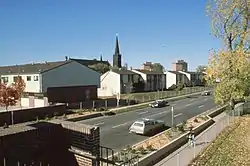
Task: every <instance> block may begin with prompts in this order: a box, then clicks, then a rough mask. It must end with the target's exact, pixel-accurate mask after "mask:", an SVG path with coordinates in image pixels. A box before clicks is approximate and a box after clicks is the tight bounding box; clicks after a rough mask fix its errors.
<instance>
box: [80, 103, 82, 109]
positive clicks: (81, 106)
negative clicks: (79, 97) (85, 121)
mask: <svg viewBox="0 0 250 166" xmlns="http://www.w3.org/2000/svg"><path fill="white" fill-rule="evenodd" d="M80 110H82V102H80Z"/></svg>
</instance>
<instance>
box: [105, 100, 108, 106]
mask: <svg viewBox="0 0 250 166" xmlns="http://www.w3.org/2000/svg"><path fill="white" fill-rule="evenodd" d="M105 108H108V100H105Z"/></svg>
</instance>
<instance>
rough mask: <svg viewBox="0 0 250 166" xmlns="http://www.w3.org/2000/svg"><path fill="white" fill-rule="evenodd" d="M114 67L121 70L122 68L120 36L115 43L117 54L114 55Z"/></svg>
mask: <svg viewBox="0 0 250 166" xmlns="http://www.w3.org/2000/svg"><path fill="white" fill-rule="evenodd" d="M113 66H114V67H118V68H121V67H122V55H121V54H120V48H119V41H118V35H117V34H116V41H115V54H114V55H113Z"/></svg>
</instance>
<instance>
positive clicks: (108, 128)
mask: <svg viewBox="0 0 250 166" xmlns="http://www.w3.org/2000/svg"><path fill="white" fill-rule="evenodd" d="M171 106H173V107H174V115H175V123H176V124H179V123H181V122H183V121H185V120H187V119H189V118H191V117H194V116H196V115H198V114H200V113H202V112H205V111H207V110H209V109H212V108H214V107H216V104H215V103H214V102H213V99H212V96H196V97H191V98H185V99H182V100H178V101H175V102H171V103H169V106H167V107H163V108H145V109H140V110H136V111H131V112H127V113H122V114H117V115H114V116H109V117H99V118H94V119H88V120H84V121H80V123H84V124H90V125H96V126H99V127H100V131H101V137H100V139H101V145H102V146H105V147H109V148H112V149H114V150H116V151H119V150H121V149H123V148H125V147H126V146H127V145H133V144H136V143H138V142H140V141H142V140H144V139H146V138H148V137H147V136H140V135H136V134H133V133H129V132H128V128H129V127H130V125H131V124H132V123H133V122H134V121H136V120H138V119H141V118H153V119H156V120H163V121H165V122H166V125H167V126H171V125H172V120H171V119H172V118H171V117H172V114H171Z"/></svg>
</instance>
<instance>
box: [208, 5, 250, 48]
mask: <svg viewBox="0 0 250 166" xmlns="http://www.w3.org/2000/svg"><path fill="white" fill-rule="evenodd" d="M207 14H208V16H209V17H210V18H211V21H212V33H213V34H214V35H215V36H216V37H218V38H220V39H222V40H223V41H224V42H225V45H226V46H227V48H228V49H229V50H234V49H235V48H236V47H237V46H239V47H245V48H249V39H250V32H249V28H250V0H208V3H207Z"/></svg>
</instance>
